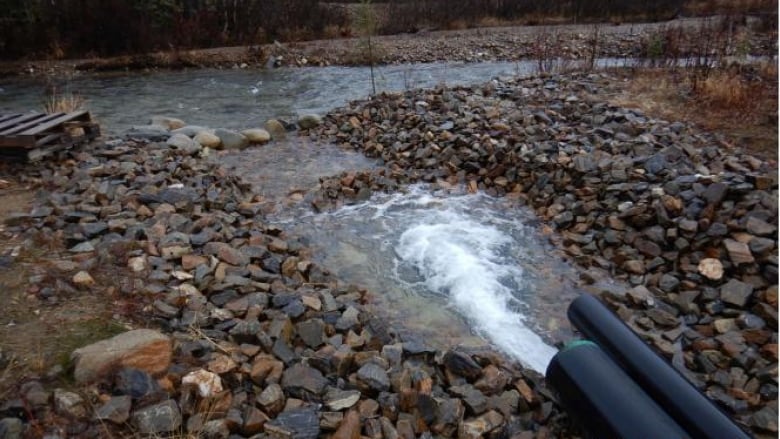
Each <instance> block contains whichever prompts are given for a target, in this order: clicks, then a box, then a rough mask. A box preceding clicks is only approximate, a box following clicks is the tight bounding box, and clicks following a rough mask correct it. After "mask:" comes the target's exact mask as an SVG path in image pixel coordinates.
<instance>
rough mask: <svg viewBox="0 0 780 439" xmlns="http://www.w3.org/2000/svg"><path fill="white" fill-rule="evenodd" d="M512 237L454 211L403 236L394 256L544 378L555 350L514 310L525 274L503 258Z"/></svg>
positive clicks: (431, 217)
mask: <svg viewBox="0 0 780 439" xmlns="http://www.w3.org/2000/svg"><path fill="white" fill-rule="evenodd" d="M512 242H513V239H512V237H511V236H510V235H508V234H506V233H504V232H502V231H500V230H499V229H497V228H496V227H494V226H492V225H489V224H482V223H478V222H476V221H475V220H473V219H471V218H468V217H466V216H465V215H464V214H463V213H462V212H458V211H456V210H454V209H443V210H437V211H435V212H433V214H429V215H423V217H422V218H421V219H420V220H418V222H417V224H415V225H412V226H411V227H410V228H408V229H407V230H406V231H404V232H403V233H402V234H401V237H400V240H399V242H398V244H397V246H396V253H397V254H398V257H399V258H400V260H401V263H402V264H411V266H413V267H414V268H415V269H416V270H417V271H418V273H419V274H420V276H421V278H422V279H423V280H421V283H422V284H424V286H425V287H426V288H427V289H428V290H430V291H432V292H434V293H437V294H442V295H445V296H446V297H447V299H448V300H449V302H450V304H451V305H452V306H454V307H455V308H456V309H457V310H458V311H459V312H460V313H461V314H463V315H464V316H465V317H466V318H467V319H468V320H469V321H470V322H471V323H472V325H473V327H474V329H475V330H476V331H477V332H478V333H479V334H481V335H483V336H484V337H486V338H488V339H489V340H491V341H492V342H493V343H494V344H495V345H496V346H497V347H498V348H500V349H501V350H503V351H505V352H506V353H507V354H509V355H511V356H513V357H515V358H516V359H519V360H520V361H522V362H523V363H525V364H526V365H528V366H530V367H531V368H533V369H534V370H537V371H540V372H544V371H545V369H546V368H547V365H548V364H549V362H550V360H551V359H552V357H553V356H554V355H555V353H556V352H557V350H556V349H555V348H554V347H552V346H549V345H548V344H546V343H545V342H544V341H543V340H542V338H541V337H540V336H539V335H537V334H536V333H534V332H533V331H532V330H531V329H529V328H528V327H527V326H526V325H525V323H524V320H525V317H524V316H523V314H521V313H519V312H517V311H515V310H513V308H514V307H513V306H512V304H513V303H514V302H516V301H517V300H518V299H517V298H516V297H515V296H513V294H512V293H513V291H512V288H510V286H511V287H515V288H522V286H523V284H524V283H525V280H524V273H523V269H522V268H521V267H520V266H519V265H517V262H516V261H512V260H510V259H509V258H507V257H506V256H503V255H502V249H503V248H505V247H506V246H509V245H511V244H512Z"/></svg>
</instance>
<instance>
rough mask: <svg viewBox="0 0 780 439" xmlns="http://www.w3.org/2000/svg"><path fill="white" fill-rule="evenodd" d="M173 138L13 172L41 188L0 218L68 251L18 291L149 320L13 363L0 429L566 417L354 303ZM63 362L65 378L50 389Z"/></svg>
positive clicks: (494, 361) (403, 429)
mask: <svg viewBox="0 0 780 439" xmlns="http://www.w3.org/2000/svg"><path fill="white" fill-rule="evenodd" d="M305 120H307V119H306V118H304V119H302V121H301V122H303V121H305ZM158 122H162V120H158ZM166 122H171V121H170V120H166ZM304 126H305V122H304ZM196 135H197V134H196V133H192V134H191V136H196ZM182 136H184V137H187V138H188V139H189V136H187V135H185V134H182V133H177V134H169V135H168V136H166V137H170V139H174V141H171V140H170V139H169V141H165V140H161V141H160V142H147V141H141V142H137V141H133V140H126V141H111V142H107V143H105V144H97V145H93V146H92V147H88V148H84V149H82V150H80V151H79V152H75V153H74V154H73V156H72V158H66V159H64V160H62V161H51V162H48V163H46V164H45V165H44V166H43V167H25V168H22V169H17V171H19V173H20V175H24V177H23V181H22V182H23V183H25V182H26V183H32V184H35V185H36V187H39V188H40V189H41V191H42V192H41V194H40V195H41V196H40V198H38V200H37V201H36V202H35V206H34V207H33V209H32V210H31V211H30V212H27V213H22V214H18V215H12V216H10V217H8V218H6V220H5V227H4V228H5V230H4V232H5V233H9V234H14V233H24V234H28V235H43V236H47V237H49V238H53V239H55V240H60V241H61V242H62V243H63V244H64V246H65V247H66V248H67V249H68V252H69V253H70V257H69V258H68V259H69V261H70V265H68V266H67V267H66V266H65V265H64V264H60V267H62V270H59V271H52V272H50V273H48V274H47V275H46V276H43V277H39V278H37V279H36V280H35V282H37V283H36V285H33V286H32V288H30V289H29V291H32V292H34V298H35V300H40V301H41V302H42V304H46V303H49V304H51V306H55V305H54V304H56V303H57V302H58V301H64V300H67V299H68V298H70V297H73V296H81V295H109V296H112V297H113V299H112V300H116V301H120V300H128V301H134V302H136V304H138V305H139V307H140V308H142V309H141V310H140V311H139V313H138V315H139V316H142V317H143V318H144V319H145V321H146V324H147V325H150V326H152V327H158V328H159V330H149V329H139V330H135V331H130V332H127V333H124V334H121V335H119V336H117V337H115V338H113V339H109V340H106V341H102V342H100V343H98V344H96V345H90V346H87V347H84V348H82V349H79V350H77V351H76V352H74V353H73V356H72V363H71V365H72V368H73V369H72V370H67V371H63V370H62V369H59V368H56V367H55V368H54V369H53V370H51V371H48V372H47V374H46V375H45V376H40V377H37V378H33V379H30V377H28V379H26V380H24V382H22V383H20V384H19V386H18V387H17V388H16V391H15V392H14V393H13V394H14V395H15V396H14V397H12V398H10V399H8V400H6V401H3V402H2V404H0V414H2V418H3V419H2V420H1V421H0V433H2V437H4V438H15V437H21V436H22V435H23V434H27V435H31V436H33V437H35V436H44V435H48V436H47V437H105V436H111V435H115V434H120V432H122V431H124V432H131V433H132V434H137V435H165V434H168V433H171V432H173V433H178V432H186V433H189V434H198V435H201V436H202V437H214V438H218V437H224V438H226V437H228V436H230V435H234V436H233V437H266V436H265V435H271V436H274V437H276V436H279V437H301V438H303V437H318V436H320V435H333V437H356V435H359V434H364V435H368V436H372V437H387V438H393V437H416V436H417V435H419V434H423V433H425V432H428V433H427V434H437V435H443V436H460V437H479V436H480V435H482V434H488V433H490V432H494V433H495V434H498V433H499V432H501V433H502V434H504V433H506V434H515V433H517V434H521V435H523V436H521V437H535V436H538V437H547V436H548V435H549V434H550V433H551V432H559V431H563V429H565V428H567V427H566V423H565V422H564V421H563V420H562V414H561V413H560V411H559V409H557V408H556V407H555V406H554V404H553V402H552V400H551V398H550V395H549V393H548V392H547V390H546V389H545V386H544V383H543V380H542V377H541V376H539V374H537V373H535V372H532V371H524V370H523V369H522V368H520V367H519V366H518V365H516V364H512V363H510V362H508V361H507V360H506V359H505V358H503V357H502V356H501V355H500V354H498V353H496V352H493V351H491V350H489V349H473V348H472V349H470V350H469V349H466V348H463V349H452V350H449V351H447V352H440V351H436V350H434V349H432V348H430V347H428V346H427V345H426V344H425V342H424V340H418V339H413V338H412V339H409V338H407V339H401V338H399V337H397V336H396V335H395V334H394V331H393V329H392V328H388V327H387V326H386V325H385V324H384V323H383V322H382V321H379V320H378V319H376V318H375V317H373V316H372V315H370V314H368V313H366V312H365V311H364V301H365V297H364V296H365V294H366V291H364V290H361V289H359V288H356V287H350V286H342V285H339V284H338V283H337V282H336V280H334V279H332V277H331V276H330V275H329V273H328V272H327V271H326V270H325V269H323V268H321V267H318V266H317V265H316V264H314V263H312V262H311V257H310V256H311V255H310V254H309V251H308V250H307V249H306V248H305V247H304V246H302V245H301V243H300V242H298V241H297V240H296V239H295V238H294V237H289V236H287V235H285V233H284V231H282V230H280V229H278V228H276V227H273V226H270V225H268V224H266V223H265V222H264V221H263V216H262V213H261V207H262V203H261V202H259V201H258V200H259V198H258V197H256V196H254V195H253V194H251V193H250V192H249V191H248V190H247V189H248V188H247V187H246V185H244V184H242V183H241V182H240V181H239V180H238V179H237V178H235V177H232V176H229V175H225V173H224V172H223V171H222V170H220V169H219V168H217V167H216V166H215V165H213V164H207V163H206V162H205V161H204V160H202V159H201V158H200V156H201V155H202V154H203V151H204V150H203V147H202V145H199V146H200V148H198V147H193V145H194V143H195V141H194V140H191V139H190V142H185V141H184V140H183V137H182ZM271 147H272V146H271ZM9 264H13V262H9ZM11 266H12V265H11ZM101 273H111V281H110V282H111V284H110V286H105V284H102V285H101V283H100V281H99V279H98V277H99V275H100V274H101ZM100 300H103V299H102V298H101V299H100ZM115 303H116V302H115ZM7 354H8V353H6V355H7ZM71 374H72V377H73V379H75V386H74V385H67V386H64V385H63V384H62V382H63V381H62V380H63V379H65V378H67V377H69V376H71ZM58 383H59V384H58Z"/></svg>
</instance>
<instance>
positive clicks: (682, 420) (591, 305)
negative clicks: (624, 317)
mask: <svg viewBox="0 0 780 439" xmlns="http://www.w3.org/2000/svg"><path fill="white" fill-rule="evenodd" d="M568 316H569V321H570V322H571V323H572V324H573V325H574V326H575V327H576V328H577V329H578V330H579V331H580V332H581V333H582V334H583V335H584V336H585V338H587V339H588V340H591V341H593V342H595V343H596V344H597V345H599V347H601V349H603V350H604V352H605V353H606V354H607V355H609V356H610V357H611V358H612V359H613V360H615V362H616V363H617V364H618V365H619V366H620V367H621V368H622V369H623V370H625V372H626V373H627V374H628V375H629V376H630V377H631V378H632V379H633V380H634V381H635V382H636V383H637V384H638V385H639V386H640V387H641V388H642V389H644V391H645V392H647V394H648V395H650V397H652V398H653V399H654V400H655V401H656V402H657V403H658V404H659V405H660V406H661V407H663V408H664V409H665V410H666V411H667V413H669V415H670V416H671V417H672V418H674V420H675V421H677V423H678V424H679V425H680V426H681V427H682V428H684V429H685V431H687V432H688V434H690V435H691V436H693V437H696V438H702V439H705V438H706V439H721V438H722V439H742V438H750V437H751V436H750V435H748V434H747V433H745V432H744V431H743V430H742V429H741V428H739V426H737V425H736V424H735V423H734V422H733V421H732V420H731V418H729V416H728V415H726V414H725V413H724V412H723V411H721V410H720V408H718V407H717V406H716V405H715V404H714V403H713V402H712V401H710V400H709V399H707V397H706V396H704V394H703V393H701V392H700V391H699V390H698V389H697V388H696V387H694V386H693V384H691V383H690V382H689V381H688V380H687V379H685V377H684V376H683V375H682V374H680V372H678V371H677V370H675V369H674V368H673V367H672V366H671V365H669V363H667V362H666V360H664V359H663V358H661V356H659V355H658V354H656V353H655V352H654V351H653V350H652V349H650V347H649V346H648V345H647V344H645V343H644V342H643V341H642V339H640V338H639V336H637V335H636V334H635V333H634V331H632V330H631V329H630V328H629V327H628V326H626V324H625V323H623V321H621V320H620V319H619V318H618V317H617V316H615V314H613V313H612V311H610V310H609V309H608V308H607V307H606V306H604V304H603V303H601V301H599V300H598V299H597V298H595V297H593V296H590V295H587V294H583V295H582V296H580V297H578V298H577V299H575V300H574V301H573V302H572V303H571V305H569V310H568Z"/></svg>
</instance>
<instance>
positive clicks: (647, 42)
mask: <svg viewBox="0 0 780 439" xmlns="http://www.w3.org/2000/svg"><path fill="white" fill-rule="evenodd" d="M724 20H725V19H724V17H708V18H690V19H676V20H671V21H668V22H660V23H626V24H619V25H614V24H607V23H604V24H599V25H572V24H566V25H554V26H512V27H494V28H476V29H465V30H452V31H422V32H418V33H416V34H402V35H385V36H376V37H374V38H373V39H372V42H373V58H374V61H375V62H376V63H378V64H402V63H428V62H436V61H450V62H480V61H520V60H528V59H534V60H536V59H539V60H544V59H551V58H563V59H569V60H587V59H590V58H591V57H595V58H631V59H633V58H648V57H649V58H666V57H672V58H675V57H686V56H705V57H708V58H709V57H712V56H716V55H715V52H718V53H719V55H717V56H722V55H726V56H732V55H736V56H744V55H755V56H769V57H772V56H776V53H777V44H776V40H777V36H776V31H775V32H774V33H773V32H759V31H756V30H755V29H754V26H753V25H752V24H750V23H747V22H746V23H742V22H738V23H735V24H733V25H729V24H724V23H728V22H727V21H724ZM729 26H731V27H730V29H731V31H730V33H729V32H726V31H725V30H724V29H727V28H729ZM365 46H366V45H365V42H363V41H361V39H359V38H345V39H333V40H320V41H306V42H290V43H284V44H280V43H274V44H266V45H261V46H251V47H223V48H215V49H202V50H180V51H166V52H157V53H149V54H141V55H131V56H122V57H115V58H105V59H84V60H55V61H31V62H12V63H4V64H0V76H14V75H54V76H67V75H73V74H76V73H77V72H82V71H127V70H144V69H155V68H174V69H178V68H203V67H217V68H272V67H279V66H290V67H300V66H329V65H367V64H368V63H369V59H370V58H369V55H368V53H367V50H366V49H365ZM721 46H722V47H721ZM721 52H722V53H721Z"/></svg>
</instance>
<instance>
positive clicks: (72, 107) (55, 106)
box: [43, 90, 87, 113]
mask: <svg viewBox="0 0 780 439" xmlns="http://www.w3.org/2000/svg"><path fill="white" fill-rule="evenodd" d="M86 103H87V101H86V99H84V98H83V97H82V96H80V95H77V94H73V93H64V94H58V93H57V91H56V90H55V91H54V92H52V93H51V94H50V95H49V97H48V98H46V102H44V104H43V111H45V112H46V113H71V112H73V111H78V110H83V109H84V108H85V106H86Z"/></svg>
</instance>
